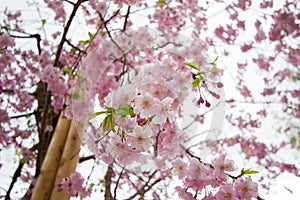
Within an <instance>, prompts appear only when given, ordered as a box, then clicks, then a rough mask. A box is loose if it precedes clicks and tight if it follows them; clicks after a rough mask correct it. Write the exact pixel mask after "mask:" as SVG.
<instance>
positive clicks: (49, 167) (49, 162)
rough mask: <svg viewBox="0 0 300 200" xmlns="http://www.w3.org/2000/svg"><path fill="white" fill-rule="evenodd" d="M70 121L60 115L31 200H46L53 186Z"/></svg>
mask: <svg viewBox="0 0 300 200" xmlns="http://www.w3.org/2000/svg"><path fill="white" fill-rule="evenodd" d="M70 124H71V121H70V120H68V119H67V118H65V117H64V116H63V112H62V113H61V114H60V117H59V120H58V123H57V126H56V128H55V131H54V134H53V138H52V140H51V143H50V145H49V148H48V151H47V154H46V157H45V160H44V162H43V165H42V168H41V170H40V174H39V176H38V179H37V182H36V184H35V187H34V189H33V194H32V196H31V200H41V199H43V200H48V199H50V195H51V191H52V188H53V185H54V181H55V177H56V174H57V169H58V166H59V164H60V160H61V157H62V154H63V150H64V146H65V142H66V139H67V135H68V132H69V129H70Z"/></svg>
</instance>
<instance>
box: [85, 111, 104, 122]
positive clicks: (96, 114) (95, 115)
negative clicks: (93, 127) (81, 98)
mask: <svg viewBox="0 0 300 200" xmlns="http://www.w3.org/2000/svg"><path fill="white" fill-rule="evenodd" d="M104 113H107V112H106V111H100V112H95V113H93V114H91V115H90V116H89V119H88V120H89V121H90V120H91V119H93V118H95V117H97V116H99V115H102V114H104Z"/></svg>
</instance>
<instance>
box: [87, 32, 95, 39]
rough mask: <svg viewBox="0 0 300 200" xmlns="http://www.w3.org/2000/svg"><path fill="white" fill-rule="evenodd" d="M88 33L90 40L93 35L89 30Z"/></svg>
mask: <svg viewBox="0 0 300 200" xmlns="http://www.w3.org/2000/svg"><path fill="white" fill-rule="evenodd" d="M88 34H89V37H90V40H92V39H93V37H94V35H93V34H92V33H91V32H88Z"/></svg>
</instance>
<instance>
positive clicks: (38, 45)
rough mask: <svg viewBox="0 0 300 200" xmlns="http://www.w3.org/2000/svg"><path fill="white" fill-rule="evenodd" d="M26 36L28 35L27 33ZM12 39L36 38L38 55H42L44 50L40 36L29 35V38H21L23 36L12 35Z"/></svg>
mask: <svg viewBox="0 0 300 200" xmlns="http://www.w3.org/2000/svg"><path fill="white" fill-rule="evenodd" d="M25 34H26V33H25ZM10 36H11V37H13V38H20V39H24V38H35V39H36V43H37V48H38V53H39V54H41V52H42V49H41V40H42V39H41V36H40V34H27V36H21V35H11V34H10Z"/></svg>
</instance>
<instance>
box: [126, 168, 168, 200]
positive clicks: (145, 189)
mask: <svg viewBox="0 0 300 200" xmlns="http://www.w3.org/2000/svg"><path fill="white" fill-rule="evenodd" d="M156 173H157V170H155V171H154V172H153V173H152V174H151V175H150V176H149V178H148V180H147V182H146V183H145V184H144V185H143V187H141V188H140V189H139V190H138V191H136V193H135V194H133V195H132V196H131V197H129V198H128V199H126V200H131V199H134V198H135V197H136V196H137V195H140V196H141V197H143V196H144V195H145V194H146V192H148V191H149V190H150V189H151V188H152V187H153V186H154V185H156V184H157V183H159V182H160V181H161V180H162V179H161V178H159V179H157V180H155V181H154V182H153V183H151V184H150V185H149V183H150V181H151V179H152V178H153V177H154V175H155V174H156Z"/></svg>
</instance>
